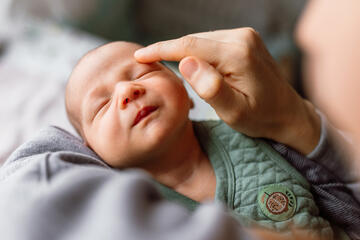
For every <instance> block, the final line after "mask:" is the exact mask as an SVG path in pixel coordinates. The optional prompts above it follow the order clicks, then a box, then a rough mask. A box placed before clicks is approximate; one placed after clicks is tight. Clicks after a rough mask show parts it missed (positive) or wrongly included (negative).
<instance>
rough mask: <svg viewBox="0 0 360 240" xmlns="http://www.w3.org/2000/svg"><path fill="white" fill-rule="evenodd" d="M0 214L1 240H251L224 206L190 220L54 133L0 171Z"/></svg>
mask: <svg viewBox="0 0 360 240" xmlns="http://www.w3.org/2000/svg"><path fill="white" fill-rule="evenodd" d="M0 212H1V217H0V233H1V239H4V240H7V239H9V240H19V239H27V240H31V239H34V240H50V239H77V240H78V239H87V240H90V239H109V240H110V239H127V240H129V239H157V240H158V239H204V240H205V239H206V240H211V239H250V238H249V236H247V235H246V234H245V232H244V231H243V228H242V227H241V226H240V225H239V224H238V222H237V221H236V220H234V219H233V218H232V217H231V216H230V214H228V213H226V210H225V209H224V207H223V206H222V205H219V204H216V203H208V204H203V205H201V206H200V207H199V208H198V209H197V210H196V211H195V212H193V213H190V212H188V211H187V210H186V209H184V208H183V207H181V206H178V205H176V204H174V203H170V202H168V201H166V200H164V199H163V198H162V197H161V196H160V194H159V193H158V191H157V190H156V189H155V188H154V186H153V185H152V183H151V180H150V178H149V176H147V175H146V174H145V173H144V172H141V171H139V170H126V171H119V170H114V169H111V168H110V167H109V166H107V165H106V164H105V163H104V162H102V161H101V160H100V159H99V158H98V157H97V156H96V154H95V153H94V152H92V151H91V150H89V149H88V148H86V147H85V146H84V145H83V143H82V142H81V141H80V140H79V139H77V138H75V137H74V136H72V135H71V134H69V133H67V132H65V131H64V130H62V129H59V128H56V127H49V128H46V129H44V130H42V131H41V132H40V133H39V135H38V136H37V137H35V138H34V139H33V140H31V141H29V142H27V143H25V144H24V145H22V146H21V147H20V148H18V149H17V150H16V151H15V152H14V153H13V154H12V155H11V156H10V158H9V159H8V160H7V162H6V163H5V164H4V165H3V167H2V168H0ZM251 239H254V238H251Z"/></svg>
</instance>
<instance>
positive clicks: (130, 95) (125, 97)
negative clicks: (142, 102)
mask: <svg viewBox="0 0 360 240" xmlns="http://www.w3.org/2000/svg"><path fill="white" fill-rule="evenodd" d="M119 87H120V88H122V91H121V93H122V94H120V96H119V101H120V102H119V105H120V108H121V109H125V108H126V106H127V105H128V104H129V103H130V102H132V101H134V100H136V99H137V98H139V97H141V96H142V95H144V94H145V88H144V87H142V86H139V85H135V84H131V83H129V84H125V86H119Z"/></svg>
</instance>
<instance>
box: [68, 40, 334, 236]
mask: <svg viewBox="0 0 360 240" xmlns="http://www.w3.org/2000/svg"><path fill="white" fill-rule="evenodd" d="M140 47H141V46H140V45H137V44H134V43H128V42H114V43H110V44H107V45H104V46H101V47H99V48H97V49H95V50H92V51H91V52H89V53H88V54H86V55H85V56H84V57H83V58H82V59H81V60H80V62H79V63H78V64H77V65H76V67H75V68H74V70H73V72H72V74H71V76H70V79H69V82H68V85H67V89H66V109H67V113H68V117H69V120H70V121H71V123H72V124H73V126H74V127H75V129H76V130H77V131H78V133H79V134H80V136H81V137H82V138H83V140H84V142H85V144H86V145H87V146H88V147H89V148H91V149H92V150H93V151H95V152H96V153H97V154H98V155H99V156H100V157H101V158H102V159H103V161H105V162H106V163H108V164H109V165H110V166H112V167H114V168H119V169H122V168H130V167H131V168H134V167H135V168H141V169H143V170H145V171H146V172H148V173H149V174H150V175H151V176H152V177H153V178H154V179H155V180H156V181H157V182H159V183H160V184H159V186H160V190H161V191H162V193H163V194H164V196H165V197H167V198H168V199H171V200H174V201H177V202H179V203H181V204H183V205H184V206H186V207H188V208H189V209H192V208H194V207H195V206H196V205H197V204H198V203H199V202H204V201H206V200H216V201H220V202H223V203H225V204H226V205H227V206H228V207H229V208H230V209H233V210H234V211H235V212H236V213H237V214H238V215H239V216H242V217H246V218H249V219H252V220H255V221H257V222H258V223H260V224H261V225H263V226H266V227H269V228H272V229H275V230H278V231H288V230H290V229H291V228H292V227H294V226H295V227H298V228H301V229H305V230H307V231H309V233H310V235H311V236H317V237H320V238H326V239H331V238H332V229H331V227H330V225H329V223H328V222H327V221H325V220H324V219H322V218H321V217H320V216H319V215H318V209H317V207H316V204H315V202H314V200H313V198H312V195H311V193H310V191H309V184H308V182H307V181H306V180H305V179H304V178H303V177H302V176H301V175H300V174H299V173H298V172H297V171H296V170H295V169H294V168H293V167H291V166H290V165H289V164H288V163H287V162H286V160H285V159H283V158H282V157H281V156H280V155H279V154H278V153H277V152H276V151H275V150H273V149H272V148H271V147H270V146H269V145H267V144H266V143H265V142H264V141H262V140H259V139H252V138H249V137H247V136H245V135H243V134H240V133H238V132H236V131H235V130H232V129H231V128H230V127H228V126H227V125H226V124H225V123H223V122H221V121H207V122H206V121H205V122H192V121H191V120H190V119H189V118H188V114H189V110H190V108H191V107H192V101H191V100H190V98H189V97H188V95H187V92H186V90H185V87H184V86H183V83H182V80H181V79H179V78H178V77H177V76H176V75H175V74H174V73H173V72H172V71H170V70H169V69H168V68H167V67H165V66H164V65H162V64H161V63H152V64H141V63H138V62H136V60H135V59H134V57H133V54H134V52H135V51H136V50H137V49H139V48H140ZM314 223H316V224H314ZM310 235H309V236H310Z"/></svg>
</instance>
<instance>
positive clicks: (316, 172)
mask: <svg viewBox="0 0 360 240" xmlns="http://www.w3.org/2000/svg"><path fill="white" fill-rule="evenodd" d="M269 142H270V141H269ZM270 143H271V145H272V147H273V148H274V149H275V150H277V151H278V152H279V153H280V154H281V155H282V156H283V157H284V158H286V159H287V160H288V161H289V162H290V163H291V164H292V165H293V166H294V167H295V168H296V169H298V171H300V172H301V173H302V174H303V175H304V176H305V177H306V179H307V180H308V181H309V182H310V184H311V191H312V193H313V195H314V198H315V201H316V203H317V206H318V207H319V209H320V213H321V215H322V216H324V217H325V218H326V219H328V220H330V221H331V222H333V223H334V224H336V225H338V226H340V227H341V228H343V229H344V230H345V232H346V233H347V234H348V235H349V237H350V238H351V239H353V240H355V239H356V240H358V239H360V204H359V202H358V201H357V200H356V198H354V195H353V194H352V192H351V191H350V189H349V188H348V187H347V186H346V184H344V183H343V182H341V181H340V180H339V179H338V178H337V177H336V176H335V175H334V174H333V173H332V172H330V171H329V169H327V168H326V167H325V166H323V165H321V164H320V163H318V162H315V161H313V160H311V159H309V158H306V157H304V156H303V155H301V154H299V153H298V152H296V151H295V150H292V149H290V148H288V147H286V146H285V145H283V144H280V143H275V142H270ZM321 152H322V155H321V156H322V157H323V158H324V157H326V158H327V161H329V159H331V160H333V161H334V162H337V163H339V162H341V161H339V160H338V159H335V156H339V155H338V154H335V152H336V151H335V149H334V148H333V147H331V146H330V145H329V141H326V143H324V145H323V146H322V150H321ZM330 153H332V154H330ZM319 157H320V155H319ZM322 161H323V162H324V161H325V160H324V159H322ZM333 164H335V163H333ZM358 191H360V189H358Z"/></svg>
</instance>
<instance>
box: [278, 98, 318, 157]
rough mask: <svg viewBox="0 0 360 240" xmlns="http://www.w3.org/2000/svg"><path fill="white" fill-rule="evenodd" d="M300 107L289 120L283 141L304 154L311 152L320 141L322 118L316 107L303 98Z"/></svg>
mask: <svg viewBox="0 0 360 240" xmlns="http://www.w3.org/2000/svg"><path fill="white" fill-rule="evenodd" d="M300 106H301V107H300V109H301V110H298V111H296V113H295V114H294V115H293V117H291V118H290V119H289V121H288V122H287V126H288V128H285V130H286V133H285V134H284V137H283V139H282V140H280V142H281V143H284V144H286V145H288V146H290V147H291V148H293V149H295V150H296V151H298V152H300V153H301V154H303V155H308V154H309V153H311V152H312V151H313V150H314V149H315V148H316V146H317V145H318V143H319V140H320V136H321V118H320V116H319V114H318V113H317V112H316V109H315V107H314V106H313V105H312V104H311V103H310V102H309V101H307V100H304V99H302V101H301V104H300Z"/></svg>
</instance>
